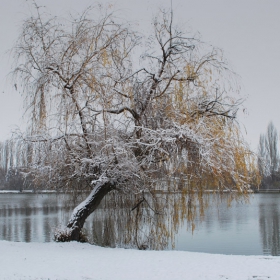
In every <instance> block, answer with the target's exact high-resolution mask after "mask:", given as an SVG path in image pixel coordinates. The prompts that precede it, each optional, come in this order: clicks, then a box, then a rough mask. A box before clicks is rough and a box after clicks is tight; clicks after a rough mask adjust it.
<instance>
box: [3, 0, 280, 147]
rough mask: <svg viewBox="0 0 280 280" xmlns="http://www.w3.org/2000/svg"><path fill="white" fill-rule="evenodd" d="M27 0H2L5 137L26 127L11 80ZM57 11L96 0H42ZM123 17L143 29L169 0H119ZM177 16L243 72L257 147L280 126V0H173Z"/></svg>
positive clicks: (251, 137)
mask: <svg viewBox="0 0 280 280" xmlns="http://www.w3.org/2000/svg"><path fill="white" fill-rule="evenodd" d="M27 2H28V1H26V0H0V38H1V43H0V65H1V67H0V141H2V140H4V139H6V138H8V136H9V131H10V130H11V129H14V128H15V126H16V125H18V126H19V127H24V121H22V120H21V115H22V113H23V110H22V109H21V108H22V102H23V101H22V98H21V97H20V95H19V93H18V92H16V91H15V88H14V86H13V85H12V83H11V82H10V81H9V80H7V74H8V73H9V71H10V69H11V63H12V59H11V58H10V59H9V55H8V54H7V53H6V51H7V50H8V49H9V48H11V47H12V46H13V44H14V42H15V40H16V38H17V35H18V32H19V30H20V24H21V20H22V19H23V18H24V17H26V16H28V15H29V8H28V5H27V4H26V3H27ZM37 2H38V4H40V5H45V6H46V7H47V8H48V9H49V11H50V12H51V13H53V14H57V15H62V14H64V13H65V12H67V11H70V12H71V11H72V12H74V11H78V12H79V11H82V10H83V9H84V8H86V7H87V6H88V5H91V4H94V3H96V2H97V1H93V0H38V1H37ZM99 2H101V3H103V2H104V3H108V2H110V3H112V4H113V5H114V7H115V8H116V9H119V10H121V13H122V15H123V17H124V18H126V19H128V20H136V21H138V22H139V27H141V30H142V31H143V32H145V31H147V29H148V28H149V23H150V20H151V18H152V16H153V14H155V13H156V12H157V9H158V8H159V7H165V8H168V7H170V2H171V1H170V0H161V1H159V0H153V1H152V0H141V1H139V0H117V1H116V0H115V1H106V2H105V1H99ZM173 9H174V14H175V17H176V20H177V21H179V22H184V23H185V24H186V27H191V28H192V30H193V31H194V32H196V31H199V32H200V33H201V35H202V39H203V40H204V41H207V42H209V43H211V44H213V45H214V46H217V47H220V48H222V49H223V50H224V51H225V55H226V57H227V59H228V60H229V61H230V64H231V65H232V67H233V69H234V70H235V71H236V72H237V73H238V74H239V75H240V77H241V80H240V82H241V86H242V91H241V93H242V97H246V98H247V99H246V101H245V103H244V106H245V108H246V109H247V110H246V111H247V113H245V114H244V113H243V112H240V113H239V120H240V123H241V124H242V125H244V126H245V127H246V130H247V135H245V137H246V139H247V140H248V142H249V143H250V144H251V147H252V148H253V149H256V147H257V144H258V139H259V134H260V133H261V132H264V131H265V130H266V126H267V124H268V122H269V121H270V120H272V121H273V122H274V124H275V126H276V127H277V129H278V131H280V106H279V103H280V88H279V82H280V68H279V62H280V1H279V0H211V1H210V0H173ZM142 26H143V27H142Z"/></svg>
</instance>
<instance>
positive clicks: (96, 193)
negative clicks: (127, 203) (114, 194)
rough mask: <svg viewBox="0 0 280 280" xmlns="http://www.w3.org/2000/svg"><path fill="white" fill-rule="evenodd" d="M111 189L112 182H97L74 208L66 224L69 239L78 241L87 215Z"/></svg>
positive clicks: (112, 187)
mask: <svg viewBox="0 0 280 280" xmlns="http://www.w3.org/2000/svg"><path fill="white" fill-rule="evenodd" d="M113 189H114V184H113V183H112V182H108V181H106V182H103V183H98V184H97V185H96V186H95V188H94V189H93V190H92V192H91V193H90V195H89V196H88V197H87V198H86V199H85V200H84V201H83V202H82V203H80V204H79V205H78V206H77V207H76V208H75V209H74V211H73V213H72V216H71V218H70V220H69V222H68V224H67V228H69V229H70V230H71V237H70V240H72V241H80V233H81V230H82V228H83V226H84V223H85V221H86V219H87V217H88V216H89V215H90V214H91V213H92V212H93V211H94V210H95V209H96V208H97V207H98V205H99V204H100V202H101V200H102V199H103V198H104V196H105V195H106V194H108V193H109V192H110V191H112V190H113Z"/></svg>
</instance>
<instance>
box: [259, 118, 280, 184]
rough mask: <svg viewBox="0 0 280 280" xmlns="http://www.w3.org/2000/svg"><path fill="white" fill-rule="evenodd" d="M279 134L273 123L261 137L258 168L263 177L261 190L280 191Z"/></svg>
mask: <svg viewBox="0 0 280 280" xmlns="http://www.w3.org/2000/svg"><path fill="white" fill-rule="evenodd" d="M278 140H279V139H278V133H277V130H276V128H275V126H274V124H273V123H272V122H270V123H269V125H268V127H267V131H266V133H265V134H261V135H260V140H259V147H258V168H259V170H260V174H261V176H262V182H261V185H260V189H280V156H279V151H278V145H279V143H278Z"/></svg>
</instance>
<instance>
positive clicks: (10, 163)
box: [0, 140, 33, 191]
mask: <svg viewBox="0 0 280 280" xmlns="http://www.w3.org/2000/svg"><path fill="white" fill-rule="evenodd" d="M30 156H31V155H30V153H29V151H28V149H26V147H24V148H23V147H22V146H21V145H20V142H18V141H15V140H7V141H5V142H0V189H5V190H19V191H22V190H23V189H33V184H32V180H31V178H29V176H28V169H27V166H28V160H30V159H29V157H30Z"/></svg>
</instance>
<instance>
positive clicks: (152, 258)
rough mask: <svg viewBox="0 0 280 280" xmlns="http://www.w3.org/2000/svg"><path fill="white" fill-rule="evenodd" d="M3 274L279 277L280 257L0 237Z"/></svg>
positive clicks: (82, 278) (87, 278)
mask: <svg viewBox="0 0 280 280" xmlns="http://www.w3.org/2000/svg"><path fill="white" fill-rule="evenodd" d="M0 251H1V254H0V264H1V269H0V279H3V280H19V279H20V280H35V279H36V280H99V279H100V280H101V279H102V280H111V279H112V280H126V279H133V280H140V279H146V280H155V279H160V280H165V279H169V280H179V279H180V280H181V279H188V280H189V279H190V280H196V279H198V280H200V279H209V280H210V279H211V280H215V279H221V280H224V279H229V280H233V279H234V280H235V279H236V280H237V279H244V280H251V279H252V280H265V279H269V280H276V279H277V280H278V279H279V277H280V257H272V256H233V255H218V254H206V253H193V252H183V251H139V250H133V249H119V248H116V249H112V248H102V247H98V246H93V245H90V244H85V243H84V244H81V243H77V242H70V243H21V242H9V241H0Z"/></svg>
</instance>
